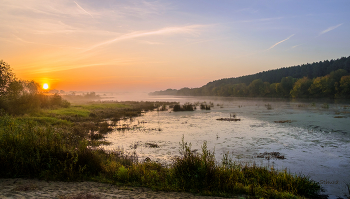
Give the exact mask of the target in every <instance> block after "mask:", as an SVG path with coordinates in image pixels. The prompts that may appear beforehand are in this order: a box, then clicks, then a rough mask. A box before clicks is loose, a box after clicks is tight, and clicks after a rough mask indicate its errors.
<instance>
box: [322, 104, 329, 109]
mask: <svg viewBox="0 0 350 199" xmlns="http://www.w3.org/2000/svg"><path fill="white" fill-rule="evenodd" d="M321 107H322V108H325V109H328V108H329V105H328V104H327V103H324V104H322V106H321Z"/></svg>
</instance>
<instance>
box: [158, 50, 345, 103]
mask: <svg viewBox="0 0 350 199" xmlns="http://www.w3.org/2000/svg"><path fill="white" fill-rule="evenodd" d="M168 90H169V89H168ZM155 93H156V92H155ZM158 94H166V92H162V91H161V92H160V93H159V91H158ZM176 95H184V96H233V97H285V98H288V97H293V98H308V97H312V98H349V97H350V56H349V57H347V58H346V57H342V58H340V59H337V60H330V61H328V60H326V61H323V62H322V61H320V62H315V63H312V64H303V65H298V66H292V67H287V68H280V69H275V70H269V71H264V72H260V73H256V74H253V75H247V76H242V77H237V78H226V79H221V80H216V81H213V82H209V83H208V84H206V85H204V86H202V87H200V88H182V89H180V90H177V92H176Z"/></svg>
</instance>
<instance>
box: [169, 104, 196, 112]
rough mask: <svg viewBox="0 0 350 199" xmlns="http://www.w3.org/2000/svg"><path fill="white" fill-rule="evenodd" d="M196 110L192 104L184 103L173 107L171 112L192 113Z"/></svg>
mask: <svg viewBox="0 0 350 199" xmlns="http://www.w3.org/2000/svg"><path fill="white" fill-rule="evenodd" d="M194 110H196V106H195V105H194V104H191V103H189V102H187V103H185V104H184V105H182V106H181V105H180V104H176V105H174V108H173V111H174V112H176V111H194Z"/></svg>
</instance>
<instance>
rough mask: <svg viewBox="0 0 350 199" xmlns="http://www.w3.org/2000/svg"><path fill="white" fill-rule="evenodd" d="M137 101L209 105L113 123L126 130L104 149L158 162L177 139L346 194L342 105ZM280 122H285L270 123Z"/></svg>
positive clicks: (348, 156) (349, 179)
mask: <svg viewBox="0 0 350 199" xmlns="http://www.w3.org/2000/svg"><path fill="white" fill-rule="evenodd" d="M140 98H141V99H137V100H144V101H179V102H181V103H184V102H203V101H206V102H207V103H209V102H213V104H214V107H212V109H211V110H205V111H204V110H199V109H197V110H195V111H193V112H171V111H163V112H157V111H153V112H148V113H145V114H144V115H143V116H141V117H137V118H134V119H133V120H131V121H130V120H126V121H120V122H119V125H124V126H125V125H128V126H129V127H131V128H132V130H127V131H117V130H115V131H114V132H113V133H111V134H109V135H108V137H107V141H110V142H112V143H113V144H112V145H110V146H108V147H106V148H107V149H120V150H124V151H125V152H129V153H133V152H136V153H137V154H138V156H139V160H140V161H142V160H144V159H145V158H147V157H148V158H150V159H151V160H154V161H158V162H161V163H164V164H166V163H171V161H172V159H173V158H174V157H176V156H179V155H180V153H179V149H180V145H179V143H180V142H181V139H182V137H184V140H185V141H186V142H189V143H191V144H192V149H193V150H196V151H198V152H200V150H201V146H202V144H203V143H204V142H205V141H206V142H207V145H208V149H210V150H211V151H215V156H216V159H217V161H218V162H220V161H221V158H222V156H223V154H225V153H228V154H229V155H230V156H231V157H232V158H233V160H234V161H237V162H243V163H255V164H258V165H263V166H268V167H274V168H275V169H280V170H282V169H286V168H287V170H288V171H290V172H291V173H296V174H299V173H302V174H304V175H308V176H310V177H311V178H312V179H313V180H315V181H318V182H320V183H321V184H322V186H323V187H324V188H325V189H326V192H325V193H326V194H329V195H330V198H336V196H341V197H343V196H344V195H345V194H346V193H347V189H346V185H345V183H350V172H349V171H350V164H349V163H350V150H349V149H350V122H349V121H350V120H349V118H350V106H349V105H348V104H344V103H332V102H324V101H319V102H317V101H314V102H313V101H292V100H273V99H249V98H208V97H206V98H185V97H172V96H161V97H156V96H143V98H142V97H140ZM116 99H118V98H116ZM119 100H123V99H119ZM124 100H127V99H124ZM268 104H269V105H268ZM230 114H231V115H232V114H235V115H236V118H240V119H241V121H237V122H233V121H218V120H216V119H218V118H229V117H230ZM283 121H288V122H285V123H278V122H283ZM276 122H277V123H276ZM152 146H153V147H152ZM154 146H158V148H156V147H154ZM264 152H280V153H281V155H284V156H285V158H286V159H269V160H268V159H265V158H258V157H257V155H259V154H260V153H264Z"/></svg>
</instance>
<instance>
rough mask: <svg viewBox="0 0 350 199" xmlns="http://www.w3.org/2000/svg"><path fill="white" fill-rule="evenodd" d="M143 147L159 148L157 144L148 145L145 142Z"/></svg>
mask: <svg viewBox="0 0 350 199" xmlns="http://www.w3.org/2000/svg"><path fill="white" fill-rule="evenodd" d="M145 146H146V147H150V148H160V147H159V146H158V144H153V143H149V142H146V143H145Z"/></svg>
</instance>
